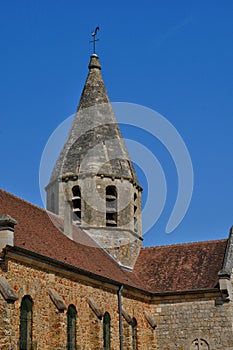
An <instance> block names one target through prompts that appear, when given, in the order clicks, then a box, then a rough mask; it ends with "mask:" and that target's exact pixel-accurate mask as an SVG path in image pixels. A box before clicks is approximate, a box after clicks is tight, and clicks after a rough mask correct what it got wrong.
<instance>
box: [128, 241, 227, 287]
mask: <svg viewBox="0 0 233 350" xmlns="http://www.w3.org/2000/svg"><path fill="white" fill-rule="evenodd" d="M226 244H227V239H223V240H216V241H206V242H196V243H185V244H174V245H169V246H157V247H151V248H143V249H141V252H140V255H139V257H138V259H137V262H136V265H135V267H134V272H135V273H137V275H138V277H139V278H140V279H141V281H142V283H143V284H146V285H147V286H148V287H149V289H150V290H151V291H153V292H154V293H155V292H174V291H188V290H202V289H209V288H210V289H211V288H215V287H216V285H217V283H218V272H219V270H220V269H221V268H222V265H223V260H224V254H225V250H226Z"/></svg>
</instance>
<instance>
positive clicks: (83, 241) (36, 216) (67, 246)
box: [0, 189, 142, 288]
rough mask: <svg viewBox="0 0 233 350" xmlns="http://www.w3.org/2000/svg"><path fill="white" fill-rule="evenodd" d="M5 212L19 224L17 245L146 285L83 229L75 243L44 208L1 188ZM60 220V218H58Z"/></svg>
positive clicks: (1, 206) (1, 205)
mask: <svg viewBox="0 0 233 350" xmlns="http://www.w3.org/2000/svg"><path fill="white" fill-rule="evenodd" d="M3 214H7V215H10V216H11V217H12V218H14V219H15V220H17V222H18V224H17V225H16V226H15V241H14V244H15V246H18V247H21V248H25V249H27V250H30V251H32V252H35V253H38V254H41V255H44V256H47V257H49V258H53V259H55V260H58V261H61V262H63V263H67V264H70V265H73V266H75V267H78V268H81V269H84V270H86V271H89V272H92V273H95V274H97V275H100V276H103V277H107V278H110V279H113V280H115V281H117V282H120V283H123V284H127V285H132V286H134V287H137V288H142V284H141V283H140V280H139V279H138V278H137V276H135V275H134V273H132V272H129V271H126V270H124V269H122V268H121V267H120V266H119V265H118V264H117V263H116V262H115V261H114V260H113V259H112V258H111V257H110V256H109V255H108V254H107V253H106V252H105V251H104V250H103V249H101V248H100V247H99V246H97V245H96V244H95V243H94V241H93V240H92V239H91V238H90V237H89V236H88V235H86V234H85V232H83V231H82V230H81V229H80V228H78V227H77V231H76V233H75V234H76V235H79V242H74V241H72V240H71V239H69V238H68V237H66V236H65V235H64V234H63V233H62V232H60V231H59V230H58V229H57V228H56V227H55V226H54V225H53V223H52V221H51V220H50V218H49V216H48V214H47V212H46V211H45V210H44V209H41V208H39V207H37V206H35V205H33V204H31V203H29V202H26V201H24V200H22V199H20V198H18V197H16V196H14V195H12V194H10V193H8V192H5V191H3V190H1V189H0V215H3ZM53 216H54V217H55V218H56V216H55V215H53ZM57 220H58V221H59V220H60V219H59V218H58V217H57Z"/></svg>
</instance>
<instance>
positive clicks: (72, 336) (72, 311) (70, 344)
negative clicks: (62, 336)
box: [67, 305, 77, 350]
mask: <svg viewBox="0 0 233 350" xmlns="http://www.w3.org/2000/svg"><path fill="white" fill-rule="evenodd" d="M76 319H77V311H76V308H75V306H74V305H69V307H68V311H67V349H68V350H76Z"/></svg>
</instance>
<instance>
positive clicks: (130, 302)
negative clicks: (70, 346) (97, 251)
mask: <svg viewBox="0 0 233 350" xmlns="http://www.w3.org/2000/svg"><path fill="white" fill-rule="evenodd" d="M1 275H3V276H4V277H5V278H6V279H7V280H8V282H9V283H10V285H11V286H12V287H13V288H14V291H15V293H16V294H17V296H18V300H17V301H16V302H15V303H13V304H10V303H7V302H6V301H5V300H4V299H3V297H2V295H0V312H1V318H0V349H2V350H9V349H10V350H16V349H18V347H17V344H18V341H19V322H20V304H21V300H22V298H23V296H25V295H30V296H31V298H32V300H33V341H34V344H37V347H36V349H37V350H64V349H66V344H67V312H66V311H64V312H59V311H58V310H57V309H56V307H55V305H54V303H53V302H52V301H51V299H50V297H49V294H48V289H49V288H53V289H55V290H56V291H57V293H58V294H59V295H60V296H61V297H62V299H63V300H64V302H65V304H66V306H67V307H68V306H69V305H70V304H73V305H74V306H75V307H76V309H77V349H78V350H91V349H93V350H98V349H103V320H99V319H98V318H97V316H96V315H95V313H94V312H93V311H92V309H91V308H90V306H89V304H88V298H92V299H93V300H94V302H95V303H96V305H97V306H98V307H99V308H100V309H101V310H102V311H103V312H106V311H108V312H109V314H110V316H111V349H112V350H118V349H119V313H118V299H117V293H116V291H114V290H109V289H105V288H103V287H96V286H94V285H91V284H90V285H88V284H85V283H83V282H82V283H81V282H80V281H78V277H77V279H69V278H65V277H64V276H62V275H60V274H55V273H50V272H49V270H46V269H45V270H40V269H36V268H34V267H32V266H28V265H25V264H23V263H17V262H16V261H13V260H12V261H11V260H10V261H9V262H8V272H1ZM122 302H123V307H124V309H125V310H126V311H127V313H128V314H129V315H130V316H131V317H135V319H136V320H137V335H138V349H142V350H150V349H155V350H157V349H158V348H157V347H156V338H155V331H154V330H153V329H152V328H151V327H150V325H149V324H148V322H147V321H146V319H145V317H144V311H145V310H146V311H148V312H151V310H150V309H151V307H150V306H148V305H147V304H146V303H144V302H142V301H139V300H134V299H132V298H131V297H130V296H123V297H122ZM123 334H127V338H125V339H124V343H125V344H126V346H125V348H124V349H129V350H130V349H132V341H131V339H130V335H131V325H129V324H128V323H127V322H126V321H125V320H124V322H123Z"/></svg>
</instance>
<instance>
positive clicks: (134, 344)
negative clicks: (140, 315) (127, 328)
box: [131, 318, 138, 350]
mask: <svg viewBox="0 0 233 350" xmlns="http://www.w3.org/2000/svg"><path fill="white" fill-rule="evenodd" d="M131 327H132V349H133V350H137V348H138V346H137V321H136V319H135V318H133V319H132V323H131Z"/></svg>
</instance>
